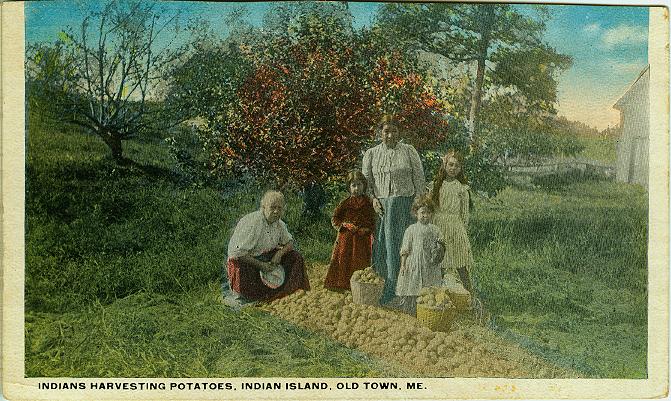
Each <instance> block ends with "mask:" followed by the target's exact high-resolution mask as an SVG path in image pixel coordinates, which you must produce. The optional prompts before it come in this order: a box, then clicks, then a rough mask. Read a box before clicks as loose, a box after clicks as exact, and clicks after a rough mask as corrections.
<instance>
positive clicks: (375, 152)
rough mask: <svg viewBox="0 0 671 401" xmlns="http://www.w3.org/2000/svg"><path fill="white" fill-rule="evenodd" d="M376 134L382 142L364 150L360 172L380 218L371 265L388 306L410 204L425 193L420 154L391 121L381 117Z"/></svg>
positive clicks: (399, 260) (394, 286) (410, 219)
mask: <svg viewBox="0 0 671 401" xmlns="http://www.w3.org/2000/svg"><path fill="white" fill-rule="evenodd" d="M378 132H379V135H380V137H381V139H382V143H380V144H379V145H377V146H375V147H373V148H371V149H368V150H367V151H366V153H365V154H364V156H363V163H362V169H361V170H362V172H363V175H364V176H365V177H366V180H367V181H368V193H369V195H370V196H371V198H372V200H373V208H374V209H375V211H376V212H377V214H378V215H379V216H380V220H379V224H378V227H377V235H376V236H375V239H374V242H373V265H374V266H375V270H376V271H377V273H378V274H379V275H380V276H382V277H384V279H385V281H384V292H383V293H382V298H381V299H380V303H381V304H387V303H389V301H391V300H392V298H393V297H394V295H395V290H396V281H397V279H398V272H399V270H400V267H401V258H400V251H401V242H402V241H403V233H404V232H405V229H406V228H408V226H410V225H411V224H412V223H414V218H413V217H412V215H411V213H410V210H411V208H412V202H413V200H414V198H415V196H418V195H421V194H423V193H424V191H425V189H424V185H425V181H424V169H423V168H422V162H421V160H420V159H419V153H417V150H415V148H414V147H413V146H412V145H410V144H406V143H403V142H400V141H399V140H400V132H399V128H398V124H397V122H396V121H395V120H394V118H393V117H391V116H385V117H383V118H382V121H381V122H380V125H379V126H378Z"/></svg>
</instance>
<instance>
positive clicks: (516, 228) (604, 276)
mask: <svg viewBox="0 0 671 401" xmlns="http://www.w3.org/2000/svg"><path fill="white" fill-rule="evenodd" d="M476 210H477V212H476V213H475V215H474V221H473V224H472V226H471V235H472V239H473V245H474V248H475V257H476V269H475V274H476V276H477V278H478V282H479V289H480V292H481V296H482V298H483V300H484V302H485V304H486V306H487V308H488V309H489V310H490V312H491V313H492V314H493V315H494V317H495V323H496V325H497V326H498V327H499V328H500V329H503V330H504V331H505V330H506V329H510V330H509V331H508V332H507V334H508V335H511V336H513V337H515V338H516V340H517V341H521V342H524V343H526V344H527V345H528V346H529V347H530V349H533V350H535V351H536V352H540V353H542V354H545V355H546V356H547V357H549V358H550V359H552V360H555V361H557V362H559V363H561V364H564V365H567V366H569V367H572V368H574V369H577V370H580V371H583V372H585V373H588V374H593V375H596V376H598V377H632V378H633V377H635V378H643V377H646V348H647V197H646V194H645V192H644V190H643V189H642V188H640V187H635V186H629V185H625V184H618V183H613V182H585V183H576V184H573V185H569V186H567V187H565V188H563V189H561V190H556V191H547V190H537V191H530V190H525V191H520V190H515V189H510V188H509V189H506V190H504V191H503V192H502V193H500V194H499V196H498V197H497V198H496V199H495V200H494V201H492V202H480V203H478V204H477V205H476Z"/></svg>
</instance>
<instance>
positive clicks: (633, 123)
mask: <svg viewBox="0 0 671 401" xmlns="http://www.w3.org/2000/svg"><path fill="white" fill-rule="evenodd" d="M649 83H650V70H649V69H647V70H646V71H645V72H644V73H643V75H641V77H640V78H639V79H638V80H637V81H636V82H635V83H634V84H633V85H632V87H631V88H630V89H629V91H627V93H625V95H624V96H622V98H621V99H620V100H619V101H618V102H617V104H616V105H615V107H616V108H617V109H619V110H620V113H621V124H622V137H621V138H620V140H619V142H618V149H617V166H616V179H617V181H621V182H629V183H636V184H641V185H644V186H646V187H647V185H648V148H649V145H648V143H649V141H648V137H649V131H650V99H649V97H648V93H649Z"/></svg>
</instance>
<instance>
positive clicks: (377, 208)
mask: <svg viewBox="0 0 671 401" xmlns="http://www.w3.org/2000/svg"><path fill="white" fill-rule="evenodd" d="M373 209H375V213H377V214H379V215H380V216H382V215H383V214H384V209H383V208H382V202H380V200H379V199H378V198H373Z"/></svg>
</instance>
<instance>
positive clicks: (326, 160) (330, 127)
mask: <svg viewBox="0 0 671 401" xmlns="http://www.w3.org/2000/svg"><path fill="white" fill-rule="evenodd" d="M289 32H290V34H289V35H287V36H283V35H277V36H269V37H266V38H264V39H265V40H262V41H258V44H257V45H255V46H254V45H253V46H247V45H242V46H241V50H242V51H243V53H245V54H246V55H247V57H248V59H249V60H250V61H251V64H252V66H253V67H252V68H251V73H250V74H249V76H247V78H246V79H245V80H244V81H243V83H242V84H241V85H240V87H239V88H238V90H237V96H238V102H237V103H235V104H229V105H228V107H227V108H226V110H222V112H221V113H220V114H221V115H225V119H224V120H225V124H217V123H216V122H214V124H210V127H212V131H213V134H215V135H216V136H217V137H218V138H220V142H219V147H218V153H217V155H216V159H217V166H218V167H219V168H220V169H223V171H225V172H227V173H230V172H234V173H248V174H251V175H252V176H254V177H258V178H262V179H267V180H271V181H274V182H275V183H276V184H278V185H280V186H291V187H294V188H296V189H302V188H305V187H309V186H311V185H315V184H319V183H323V182H325V181H326V180H327V179H329V178H331V177H334V176H338V175H341V174H344V173H345V172H346V171H347V170H349V169H351V168H353V167H355V166H356V165H357V163H358V161H359V157H360V154H361V150H362V148H364V147H368V146H370V144H371V142H372V141H373V140H374V139H375V138H374V131H373V128H372V127H373V126H374V125H375V122H376V121H377V120H378V119H379V117H380V116H381V115H382V114H383V113H389V112H391V113H394V114H396V115H397V116H398V118H399V120H400V123H401V125H402V128H403V127H405V128H407V132H408V134H409V135H408V137H407V140H408V141H409V142H410V143H412V144H413V145H415V146H416V147H417V148H418V149H420V150H421V149H425V148H427V147H430V146H433V145H435V144H437V143H439V142H440V141H441V140H443V139H444V138H445V135H446V132H447V131H446V124H447V123H446V120H445V119H444V118H443V111H442V106H441V103H440V102H439V100H438V99H437V98H436V96H435V95H434V94H433V93H432V92H431V90H430V88H429V86H428V85H427V84H426V83H425V82H424V79H423V78H422V75H421V73H420V71H418V69H417V68H416V67H415V66H413V65H411V63H410V62H408V61H407V60H405V59H404V58H403V57H402V56H401V55H400V54H391V55H389V54H385V51H384V43H383V42H381V41H379V40H378V37H377V36H376V35H375V34H374V33H372V32H363V33H362V32H353V31H352V30H351V28H349V27H348V26H346V25H345V24H343V23H342V20H340V19H338V18H335V17H333V18H329V17H328V16H327V17H324V16H323V15H322V16H316V15H314V14H309V13H306V14H301V15H298V16H297V18H295V19H294V23H293V25H292V26H290V27H289Z"/></svg>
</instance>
